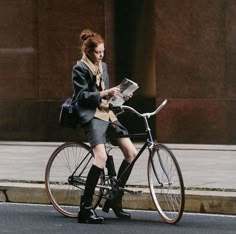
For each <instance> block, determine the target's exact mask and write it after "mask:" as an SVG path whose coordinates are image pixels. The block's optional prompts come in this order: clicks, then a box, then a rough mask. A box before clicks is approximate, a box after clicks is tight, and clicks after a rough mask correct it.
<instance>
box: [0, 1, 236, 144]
mask: <svg viewBox="0 0 236 234" xmlns="http://www.w3.org/2000/svg"><path fill="white" fill-rule="evenodd" d="M85 27H86V28H91V29H93V30H95V31H98V32H100V33H101V34H103V35H104V37H105V39H106V58H105V60H106V62H107V63H108V65H109V72H110V76H111V83H112V84H116V83H118V82H119V81H121V80H122V79H123V77H129V78H131V79H133V80H135V81H137V82H138V83H139V84H140V89H139V90H138V91H137V93H136V94H135V96H134V98H133V99H132V100H130V101H129V104H131V105H133V106H134V107H136V108H138V109H139V110H140V111H151V110H153V108H154V107H155V105H156V104H159V103H160V102H161V101H162V100H163V99H165V98H168V99H169V102H168V105H167V106H166V107H165V109H163V111H161V112H160V114H159V115H158V118H157V120H155V119H152V120H151V125H152V127H154V128H155V125H156V132H157V137H158V140H159V141H162V142H173V143H202V144H204V143H208V144H235V143H236V129H235V117H236V113H235V112H236V108H235V107H236V102H235V100H236V82H235V75H236V66H235V65H236V64H235V63H236V62H235V61H236V58H235V57H236V2H235V1H234V0H198V1H189V0H176V1H171V0H150V1H145V0H138V1H136V0H126V1H124V0H119V1H114V0H91V1H86V0H67V1H64V0H40V1H39V0H11V1H5V0H0V34H1V40H0V97H1V98H0V108H1V112H0V140H42V141H43V140H46V141H47V140H48V141H60V140H62V141H66V140H70V139H78V138H83V134H82V131H81V129H77V130H65V129H63V130H62V129H60V128H59V126H58V113H59V108H60V104H61V103H62V101H63V99H64V98H65V97H67V96H70V95H71V94H72V86H71V68H72V66H73V64H74V63H75V62H76V61H77V59H79V58H80V56H81V55H80V50H79V47H80V41H79V33H80V31H81V30H82V29H83V28H85ZM123 121H124V123H125V124H127V125H128V126H129V128H130V130H131V132H135V131H140V130H142V129H143V128H142V125H141V124H140V122H139V121H140V120H136V119H133V117H129V116H128V117H123Z"/></svg>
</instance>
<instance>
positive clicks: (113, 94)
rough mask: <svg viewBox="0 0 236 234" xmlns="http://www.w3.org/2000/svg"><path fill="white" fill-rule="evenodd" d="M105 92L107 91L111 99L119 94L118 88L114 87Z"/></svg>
mask: <svg viewBox="0 0 236 234" xmlns="http://www.w3.org/2000/svg"><path fill="white" fill-rule="evenodd" d="M107 91H108V96H110V97H113V96H115V95H117V94H119V93H120V87H119V86H115V87H113V88H110V89H107Z"/></svg>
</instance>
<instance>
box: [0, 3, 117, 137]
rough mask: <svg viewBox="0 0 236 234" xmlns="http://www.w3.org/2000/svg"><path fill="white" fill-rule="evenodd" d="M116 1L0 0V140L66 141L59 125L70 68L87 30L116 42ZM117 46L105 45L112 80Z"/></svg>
mask: <svg viewBox="0 0 236 234" xmlns="http://www.w3.org/2000/svg"><path fill="white" fill-rule="evenodd" d="M112 4H113V3H112V1H104V0H91V1H89V2H88V1H86V0H67V1H64V0H40V1H37V0H11V1H5V0H0V34H1V40H0V97H1V98H0V109H1V112H0V119H1V120H0V140H51V141H53V140H68V139H71V138H73V139H75V138H78V137H80V136H81V130H80V129H78V130H77V131H75V130H74V131H71V130H61V129H60V128H59V126H58V114H59V107H60V104H61V102H62V100H63V99H64V98H65V97H67V96H71V95H72V85H71V69H72V66H73V65H74V64H75V63H76V61H77V60H78V59H79V58H80V56H81V54H80V40H79V34H80V32H81V30H82V29H83V28H91V29H93V30H94V31H98V32H99V33H101V34H102V35H103V36H104V37H106V38H113V37H112V34H113V31H114V29H113V18H111V17H113V16H112V15H111V14H112V11H113V6H112ZM110 47H113V42H112V41H109V44H108V45H107V51H108V52H107V53H106V56H107V57H108V58H109V59H108V61H107V62H108V63H109V65H110V66H109V67H110V74H111V79H113V77H112V75H113V70H112V69H113V64H112V62H113V54H112V53H113V52H112V49H110Z"/></svg>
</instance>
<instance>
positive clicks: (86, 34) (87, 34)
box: [80, 29, 95, 41]
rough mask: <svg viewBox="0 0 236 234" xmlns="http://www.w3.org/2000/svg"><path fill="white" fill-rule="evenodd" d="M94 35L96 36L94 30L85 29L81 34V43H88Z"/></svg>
mask: <svg viewBox="0 0 236 234" xmlns="http://www.w3.org/2000/svg"><path fill="white" fill-rule="evenodd" d="M94 35H95V33H94V32H93V31H92V30H90V29H84V30H83V31H82V32H81V33H80V39H81V41H86V40H87V39H88V38H90V37H93V36H94Z"/></svg>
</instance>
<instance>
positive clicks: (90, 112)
mask: <svg viewBox="0 0 236 234" xmlns="http://www.w3.org/2000/svg"><path fill="white" fill-rule="evenodd" d="M102 67H103V79H104V83H105V89H108V88H109V76H108V71H107V65H106V63H102ZM72 82H73V89H74V95H73V98H74V99H75V100H77V108H78V117H79V122H80V123H81V124H84V123H87V122H88V121H90V120H91V119H92V118H93V117H94V114H95V112H96V108H97V107H98V106H99V105H100V102H101V99H100V94H99V92H98V91H97V88H96V76H94V75H93V74H92V72H91V70H90V69H89V68H88V66H87V65H86V64H85V63H83V62H81V61H79V62H78V63H77V64H76V65H75V66H74V67H73V70H72Z"/></svg>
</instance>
